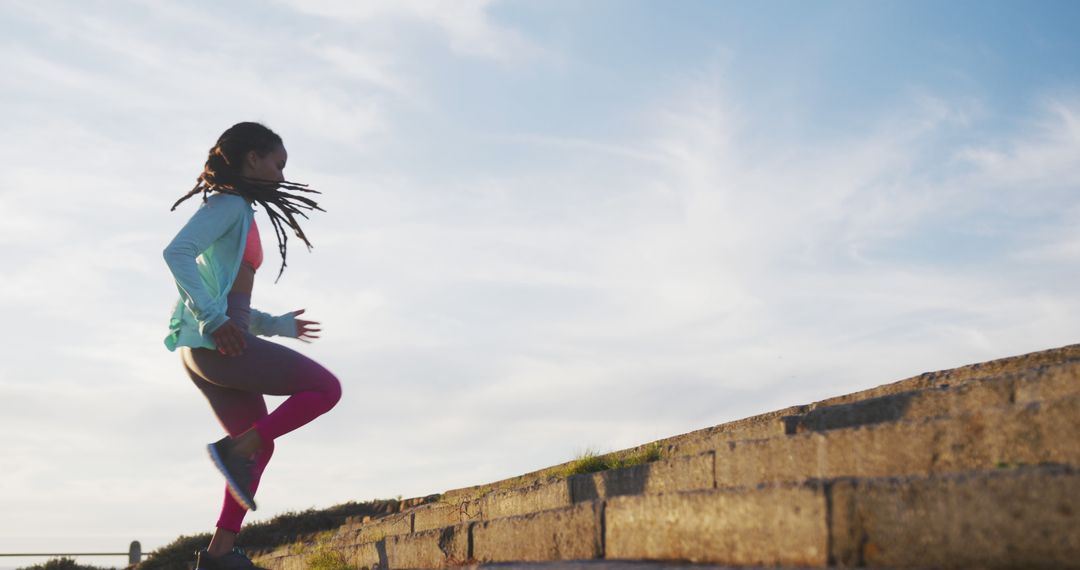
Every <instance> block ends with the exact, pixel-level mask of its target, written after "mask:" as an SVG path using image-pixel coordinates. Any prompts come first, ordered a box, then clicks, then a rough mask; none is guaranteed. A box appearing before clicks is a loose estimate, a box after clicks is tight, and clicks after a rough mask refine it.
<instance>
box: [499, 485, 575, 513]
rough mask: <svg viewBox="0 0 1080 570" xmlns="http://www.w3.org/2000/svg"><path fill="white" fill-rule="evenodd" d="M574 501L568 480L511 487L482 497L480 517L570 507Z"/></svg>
mask: <svg viewBox="0 0 1080 570" xmlns="http://www.w3.org/2000/svg"><path fill="white" fill-rule="evenodd" d="M572 503H573V501H572V500H571V497H570V484H569V483H568V482H567V481H566V480H561V481H553V482H550V483H541V484H539V485H533V486H531V487H524V488H520V489H511V490H508V491H503V492H496V493H490V494H487V495H484V496H483V497H481V498H480V501H479V504H480V517H481V518H482V519H484V520H491V519H497V518H503V517H512V516H516V515H524V514H528V513H535V512H538V511H546V510H549V509H558V508H562V507H568V506H570V505H571V504H572Z"/></svg>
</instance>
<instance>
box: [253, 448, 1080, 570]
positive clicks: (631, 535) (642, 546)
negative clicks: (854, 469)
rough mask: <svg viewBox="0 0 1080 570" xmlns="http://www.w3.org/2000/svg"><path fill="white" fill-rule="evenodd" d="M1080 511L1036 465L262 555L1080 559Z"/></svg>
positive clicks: (763, 490) (783, 489)
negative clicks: (1079, 517)
mask: <svg viewBox="0 0 1080 570" xmlns="http://www.w3.org/2000/svg"><path fill="white" fill-rule="evenodd" d="M1077 513H1080V472H1078V471H1077V470H1075V469H1073V468H1070V467H1064V466H1033V467H1019V468H1014V469H1002V470H989V471H971V472H965V473H960V474H948V475H932V476H918V477H887V478H836V479H824V480H813V481H807V482H803V483H799V484H780V485H761V486H756V487H741V488H729V489H707V490H699V491H685V492H674V493H662V494H656V495H628V496H620V497H612V498H609V499H597V500H593V501H587V502H582V503H577V504H574V505H571V506H568V507H562V508H558V509H550V510H545V511H539V512H534V513H529V514H525V515H515V516H509V517H503V518H499V519H493V520H485V521H479V522H473V523H463V524H458V525H453V526H448V527H445V528H442V529H433V530H426V531H421V532H415V533H411V534H407V535H397V536H388V537H385V538H383V539H381V540H379V541H376V542H373V543H372V542H368V543H337V544H332V545H327V546H324V547H322V548H321V549H315V550H313V551H312V552H292V553H285V554H278V555H277V556H261V557H258V558H257V561H258V562H259V563H261V564H264V565H266V566H267V567H269V568H273V569H274V570H292V569H293V568H296V569H299V568H307V567H311V566H316V565H317V563H318V562H319V561H320V560H326V559H327V558H333V557H336V558H334V561H336V562H337V563H339V564H350V565H353V566H356V567H358V568H364V567H366V568H374V567H379V568H386V569H389V570H397V569H399V568H400V569H413V568H443V567H449V566H461V565H469V564H472V565H477V564H479V565H481V566H482V567H488V565H489V564H490V563H495V562H512V563H514V564H515V565H518V564H520V563H522V562H528V561H557V560H567V561H572V560H599V559H606V560H638V561H641V560H645V561H649V560H651V561H668V562H676V561H689V562H693V563H710V564H719V565H741V566H773V567H775V566H788V567H790V566H803V567H812V568H821V567H829V566H874V567H895V568H927V567H941V568H969V567H970V568H976V567H977V568H1017V567H1054V568H1080V531H1078V530H1077ZM320 557H322V558H320ZM496 567H497V566H496Z"/></svg>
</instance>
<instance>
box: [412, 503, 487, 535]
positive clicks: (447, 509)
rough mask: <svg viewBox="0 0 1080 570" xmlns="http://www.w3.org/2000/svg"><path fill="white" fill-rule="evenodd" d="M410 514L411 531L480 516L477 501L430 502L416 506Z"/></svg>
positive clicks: (445, 525)
mask: <svg viewBox="0 0 1080 570" xmlns="http://www.w3.org/2000/svg"><path fill="white" fill-rule="evenodd" d="M412 514H413V531H414V532H420V531H423V530H431V529H435V528H444V527H448V526H452V525H456V524H460V523H463V522H469V521H473V520H477V519H479V518H480V504H479V502H478V501H461V502H460V503H450V502H440V503H432V504H430V505H424V506H422V507H417V508H416V509H414V510H413V511H412Z"/></svg>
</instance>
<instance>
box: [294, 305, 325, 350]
mask: <svg viewBox="0 0 1080 570" xmlns="http://www.w3.org/2000/svg"><path fill="white" fill-rule="evenodd" d="M305 310H306V309H297V310H295V311H293V312H292V314H293V318H296V317H297V316H298V315H300V314H302V313H303V312H304V311H305ZM321 331H322V329H321V328H319V321H305V320H304V319H296V338H298V339H300V340H302V341H304V342H307V343H310V342H311V341H310V340H308V339H309V338H319V335H317V334H313V333H317V332H321Z"/></svg>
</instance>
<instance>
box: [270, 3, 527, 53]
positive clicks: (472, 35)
mask: <svg viewBox="0 0 1080 570" xmlns="http://www.w3.org/2000/svg"><path fill="white" fill-rule="evenodd" d="M283 1H284V2H285V3H286V4H288V5H289V6H290V7H291V8H293V9H294V10H296V11H298V12H301V13H305V14H310V15H315V16H320V17H323V18H327V19H332V20H338V21H346V22H350V23H353V24H370V23H373V22H379V23H381V22H385V21H390V22H393V21H415V22H420V23H424V24H427V25H431V26H434V27H435V28H437V29H438V30H439V31H441V32H442V33H443V34H444V35H445V36H446V38H447V40H448V42H449V44H450V47H451V49H452V50H453V51H454V52H455V53H458V54H461V55H466V56H473V57H480V58H484V59H491V60H495V61H499V62H504V63H508V62H511V61H514V60H518V59H521V58H531V57H535V56H537V55H539V54H540V53H541V50H540V48H539V47H537V46H536V45H534V44H533V43H532V42H530V41H529V40H528V39H526V38H525V37H524V36H522V35H521V34H519V33H517V32H516V31H514V30H512V29H509V28H507V27H504V26H501V25H499V24H498V23H496V22H495V21H494V20H493V19H492V18H491V16H490V14H489V12H490V8H491V7H492V6H494V5H495V1H494V0H461V1H458V2H453V3H445V2H438V1H432V0H378V1H374V2H348V1H344V0H315V1H298V0H283Z"/></svg>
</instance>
